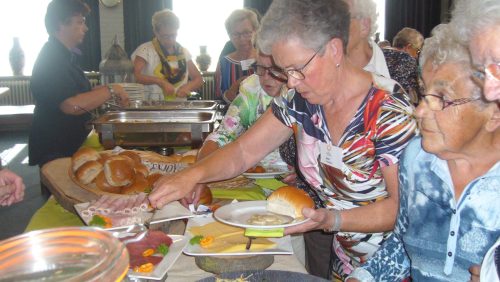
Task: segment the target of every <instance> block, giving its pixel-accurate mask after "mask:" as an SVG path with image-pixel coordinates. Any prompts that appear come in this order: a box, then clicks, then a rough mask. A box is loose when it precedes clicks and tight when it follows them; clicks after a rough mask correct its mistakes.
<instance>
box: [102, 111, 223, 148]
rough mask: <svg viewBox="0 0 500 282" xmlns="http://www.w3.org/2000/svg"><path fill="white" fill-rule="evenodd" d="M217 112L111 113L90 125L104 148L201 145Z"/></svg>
mask: <svg viewBox="0 0 500 282" xmlns="http://www.w3.org/2000/svg"><path fill="white" fill-rule="evenodd" d="M215 121H216V111H208V110H198V111H192V110H176V111H113V112H107V113H105V114H103V115H101V116H100V117H99V118H97V119H96V120H94V121H93V122H92V123H93V125H94V128H95V130H96V131H97V132H98V133H99V134H100V137H101V142H102V144H103V146H104V147H105V148H107V149H108V148H112V147H114V146H116V145H119V146H163V147H168V146H187V145H190V146H192V147H194V148H196V147H199V146H200V145H201V144H202V143H203V139H204V137H206V135H208V134H209V133H210V132H212V131H213V129H214V126H215Z"/></svg>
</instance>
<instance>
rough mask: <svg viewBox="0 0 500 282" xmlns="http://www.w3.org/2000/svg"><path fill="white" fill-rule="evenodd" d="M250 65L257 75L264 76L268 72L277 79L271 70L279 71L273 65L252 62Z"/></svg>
mask: <svg viewBox="0 0 500 282" xmlns="http://www.w3.org/2000/svg"><path fill="white" fill-rule="evenodd" d="M252 67H253V69H254V71H255V73H256V74H257V75H258V76H265V75H266V73H269V75H270V76H272V77H273V78H276V79H279V78H277V77H275V76H274V74H273V71H278V72H279V71H280V70H279V69H277V68H276V67H275V66H270V67H266V66H262V65H258V64H253V65H252Z"/></svg>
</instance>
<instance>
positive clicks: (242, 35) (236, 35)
mask: <svg viewBox="0 0 500 282" xmlns="http://www.w3.org/2000/svg"><path fill="white" fill-rule="evenodd" d="M252 36H253V31H243V32H233V33H231V38H232V39H239V38H250V37H252Z"/></svg>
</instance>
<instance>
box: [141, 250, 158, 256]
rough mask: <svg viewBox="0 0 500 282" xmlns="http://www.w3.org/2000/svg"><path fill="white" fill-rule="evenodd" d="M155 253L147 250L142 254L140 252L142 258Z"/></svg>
mask: <svg viewBox="0 0 500 282" xmlns="http://www.w3.org/2000/svg"><path fill="white" fill-rule="evenodd" d="M154 253H155V250H153V249H147V250H145V251H144V252H142V256H143V257H149V256H151V255H153V254H154Z"/></svg>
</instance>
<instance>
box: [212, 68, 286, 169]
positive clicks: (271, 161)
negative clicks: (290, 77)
mask: <svg viewBox="0 0 500 282" xmlns="http://www.w3.org/2000/svg"><path fill="white" fill-rule="evenodd" d="M272 100H273V97H272V96H269V95H267V93H266V92H265V91H264V89H262V87H261V86H260V82H259V76H258V75H256V74H252V75H250V76H249V77H248V78H246V79H245V80H243V82H242V83H241V85H240V91H239V94H238V96H236V98H235V99H234V101H233V102H232V103H231V105H230V106H229V108H228V110H227V113H226V115H225V116H224V118H223V120H222V122H221V124H220V126H219V128H217V130H216V131H214V132H212V133H211V134H210V135H209V136H208V137H207V139H206V140H211V141H214V142H216V143H217V145H218V146H219V147H223V146H224V145H226V144H228V143H231V142H233V141H234V140H236V138H238V137H239V136H240V135H242V134H243V133H244V132H245V131H246V130H247V129H248V128H250V126H252V124H254V123H255V122H256V121H257V119H258V118H259V117H260V116H261V115H262V114H264V112H265V111H266V109H267V108H268V107H269V105H270V104H271V101H272ZM261 163H263V164H264V165H265V166H267V165H286V164H285V163H284V162H283V161H282V159H281V157H280V155H279V151H278V150H275V151H273V152H271V153H270V154H269V155H268V156H266V158H265V159H264V160H262V161H261Z"/></svg>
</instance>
